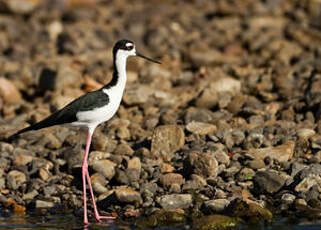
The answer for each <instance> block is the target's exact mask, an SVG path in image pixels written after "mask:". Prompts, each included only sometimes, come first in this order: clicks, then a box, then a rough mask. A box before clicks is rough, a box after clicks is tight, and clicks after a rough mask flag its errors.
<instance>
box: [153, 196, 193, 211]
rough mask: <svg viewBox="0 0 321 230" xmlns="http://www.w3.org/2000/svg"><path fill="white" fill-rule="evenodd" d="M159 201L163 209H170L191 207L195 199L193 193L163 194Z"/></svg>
mask: <svg viewBox="0 0 321 230" xmlns="http://www.w3.org/2000/svg"><path fill="white" fill-rule="evenodd" d="M157 202H158V203H159V205H160V206H161V207H162V208H163V209H165V210H170V209H186V208H189V207H190V206H191V205H192V202H193V200H192V195H191V194H171V195H163V196H161V197H160V198H159V199H158V201H157Z"/></svg>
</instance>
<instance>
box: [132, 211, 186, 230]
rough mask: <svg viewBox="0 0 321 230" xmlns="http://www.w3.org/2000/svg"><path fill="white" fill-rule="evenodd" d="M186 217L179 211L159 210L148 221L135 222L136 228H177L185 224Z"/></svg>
mask: <svg viewBox="0 0 321 230" xmlns="http://www.w3.org/2000/svg"><path fill="white" fill-rule="evenodd" d="M185 219H186V217H185V215H184V214H183V213H180V212H177V211H169V210H158V211H157V212H156V213H155V214H153V215H150V216H148V217H147V218H146V219H139V220H137V221H135V223H134V224H135V226H137V227H139V228H153V227H156V226H175V225H177V224H183V223H184V222H185Z"/></svg>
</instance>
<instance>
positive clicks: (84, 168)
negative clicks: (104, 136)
mask: <svg viewBox="0 0 321 230" xmlns="http://www.w3.org/2000/svg"><path fill="white" fill-rule="evenodd" d="M91 137H92V132H90V131H89V132H88V138H87V142H86V150H85V155H84V160H83V163H82V186H83V198H84V224H88V215H87V195H86V175H87V174H88V161H87V159H88V154H89V148H90V143H91Z"/></svg>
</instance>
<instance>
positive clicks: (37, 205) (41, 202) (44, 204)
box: [36, 200, 55, 208]
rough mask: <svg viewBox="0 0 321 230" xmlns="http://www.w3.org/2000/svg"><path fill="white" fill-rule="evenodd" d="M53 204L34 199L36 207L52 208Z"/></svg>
mask: <svg viewBox="0 0 321 230" xmlns="http://www.w3.org/2000/svg"><path fill="white" fill-rule="evenodd" d="M54 206H55V203H54V202H51V201H44V200H36V208H52V207H54Z"/></svg>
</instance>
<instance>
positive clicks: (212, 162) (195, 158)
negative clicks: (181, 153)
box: [184, 151, 218, 178]
mask: <svg viewBox="0 0 321 230" xmlns="http://www.w3.org/2000/svg"><path fill="white" fill-rule="evenodd" d="M184 172H185V173H186V174H188V175H189V174H192V173H195V174H197V175H200V176H203V177H204V178H207V177H216V176H217V173H218V163H217V160H216V159H215V157H214V154H213V153H212V152H206V153H202V152H198V151H193V152H191V153H189V154H188V156H187V157H186V159H185V161H184Z"/></svg>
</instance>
